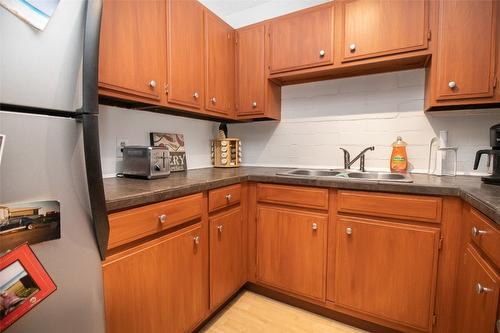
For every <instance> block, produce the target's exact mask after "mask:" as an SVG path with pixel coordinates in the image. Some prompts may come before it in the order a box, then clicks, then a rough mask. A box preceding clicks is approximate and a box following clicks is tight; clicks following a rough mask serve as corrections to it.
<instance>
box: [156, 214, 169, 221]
mask: <svg viewBox="0 0 500 333" xmlns="http://www.w3.org/2000/svg"><path fill="white" fill-rule="evenodd" d="M158 219H159V220H160V222H161V223H165V222H166V221H167V215H165V214H161V215H160V216H158Z"/></svg>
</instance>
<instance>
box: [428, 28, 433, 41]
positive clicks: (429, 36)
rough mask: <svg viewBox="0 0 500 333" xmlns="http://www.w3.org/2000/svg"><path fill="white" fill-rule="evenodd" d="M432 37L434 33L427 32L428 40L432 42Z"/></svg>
mask: <svg viewBox="0 0 500 333" xmlns="http://www.w3.org/2000/svg"><path fill="white" fill-rule="evenodd" d="M431 37H432V32H431V31H430V30H429V31H427V40H431Z"/></svg>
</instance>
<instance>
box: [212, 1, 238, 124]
mask: <svg viewBox="0 0 500 333" xmlns="http://www.w3.org/2000/svg"><path fill="white" fill-rule="evenodd" d="M205 51H206V55H205V57H206V58H205V59H206V60H205V62H206V72H205V87H206V89H205V91H206V93H205V109H206V110H209V111H213V112H217V113H221V114H223V115H230V114H232V111H233V107H234V57H235V54H234V31H233V29H232V28H231V27H230V26H228V25H227V24H226V23H224V22H223V21H222V20H221V19H219V18H218V17H217V16H215V15H213V14H211V13H209V12H208V11H205Z"/></svg>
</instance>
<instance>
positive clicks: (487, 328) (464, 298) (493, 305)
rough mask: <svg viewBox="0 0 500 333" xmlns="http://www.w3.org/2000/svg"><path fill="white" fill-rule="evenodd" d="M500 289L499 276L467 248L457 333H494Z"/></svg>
mask: <svg viewBox="0 0 500 333" xmlns="http://www.w3.org/2000/svg"><path fill="white" fill-rule="evenodd" d="M499 285H500V276H499V275H498V273H496V271H495V270H494V269H493V268H492V267H491V266H490V265H489V264H488V263H487V262H486V261H485V260H484V259H483V258H482V257H481V255H480V254H479V253H478V251H477V250H476V249H475V248H474V246H472V245H471V244H468V245H467V246H466V249H465V252H464V254H463V256H462V258H461V261H460V266H459V278H458V285H457V303H456V304H457V309H456V313H457V316H456V318H457V321H456V327H455V332H457V333H462V332H463V333H466V332H485V333H486V332H490V333H491V332H494V330H495V322H496V319H497V310H498V300H499V299H498V297H499Z"/></svg>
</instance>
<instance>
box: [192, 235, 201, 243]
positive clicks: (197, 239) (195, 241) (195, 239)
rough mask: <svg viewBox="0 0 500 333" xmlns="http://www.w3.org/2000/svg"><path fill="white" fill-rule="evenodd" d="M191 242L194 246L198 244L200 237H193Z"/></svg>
mask: <svg viewBox="0 0 500 333" xmlns="http://www.w3.org/2000/svg"><path fill="white" fill-rule="evenodd" d="M193 242H194V244H195V245H198V244H200V236H194V237H193Z"/></svg>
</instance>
